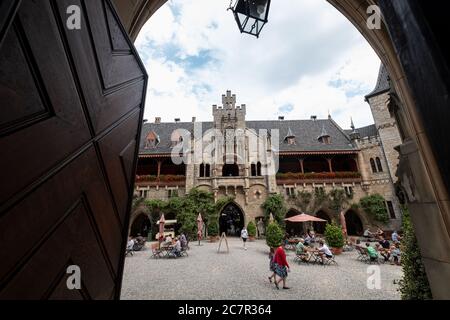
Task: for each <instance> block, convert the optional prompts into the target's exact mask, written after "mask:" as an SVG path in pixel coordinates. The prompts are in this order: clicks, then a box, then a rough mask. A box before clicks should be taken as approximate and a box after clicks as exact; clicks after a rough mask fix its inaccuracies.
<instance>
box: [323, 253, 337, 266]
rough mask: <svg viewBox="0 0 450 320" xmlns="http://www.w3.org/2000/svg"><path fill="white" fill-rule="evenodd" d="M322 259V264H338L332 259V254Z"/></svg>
mask: <svg viewBox="0 0 450 320" xmlns="http://www.w3.org/2000/svg"><path fill="white" fill-rule="evenodd" d="M324 260H325V261H324V263H323V265H324V266H331V265H335V266H337V265H338V263H337V262H336V260H335V259H334V255H333V256H332V257H331V258H328V257H325V259H324Z"/></svg>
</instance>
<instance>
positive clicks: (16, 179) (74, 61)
mask: <svg viewBox="0 0 450 320" xmlns="http://www.w3.org/2000/svg"><path fill="white" fill-rule="evenodd" d="M72 5H75V6H76V7H72V9H74V8H75V9H76V8H79V9H80V13H81V15H80V17H81V20H80V21H81V26H80V27H81V28H80V29H79V30H77V29H75V30H69V29H68V27H67V20H68V18H70V16H71V14H67V13H66V12H67V11H68V8H69V6H72ZM69 11H70V10H69ZM70 12H72V14H73V13H75V14H76V11H70ZM75 18H76V17H75ZM146 85H147V76H146V73H145V70H144V68H143V66H142V64H141V62H140V60H139V58H138V56H137V54H136V51H135V49H134V47H133V45H132V43H131V42H130V41H129V39H128V36H127V35H126V33H125V32H124V30H123V27H122V25H121V24H120V22H119V20H118V18H117V15H116V13H115V10H114V8H113V6H112V4H111V2H110V1H109V0H89V1H80V0H70V1H69V0H58V1H2V2H0V104H1V108H0V150H1V157H0V167H1V170H0V181H1V184H0V235H1V241H0V261H1V263H0V299H13V298H14V299H15V298H18V299H112V298H118V297H119V296H120V283H121V278H122V270H123V264H124V252H125V245H126V237H127V231H128V220H129V210H130V206H131V196H132V191H133V184H134V172H135V166H136V158H137V151H138V149H137V147H138V143H137V142H138V141H139V134H140V127H141V124H142V114H143V107H144V96H145V91H146ZM72 265H76V266H78V267H79V268H80V271H81V274H80V275H81V289H80V290H69V289H68V288H67V285H66V280H67V277H68V276H69V274H67V269H68V267H69V266H72Z"/></svg>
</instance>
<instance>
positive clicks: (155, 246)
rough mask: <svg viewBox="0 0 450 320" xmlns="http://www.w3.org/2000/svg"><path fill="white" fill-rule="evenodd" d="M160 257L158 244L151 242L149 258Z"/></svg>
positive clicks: (160, 252)
mask: <svg viewBox="0 0 450 320" xmlns="http://www.w3.org/2000/svg"><path fill="white" fill-rule="evenodd" d="M161 257H162V251H161V249H160V248H159V244H158V243H153V244H152V256H151V258H161Z"/></svg>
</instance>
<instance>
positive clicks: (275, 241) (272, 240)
mask: <svg viewBox="0 0 450 320" xmlns="http://www.w3.org/2000/svg"><path fill="white" fill-rule="evenodd" d="M283 237H284V233H283V230H281V228H280V226H279V225H278V223H276V222H272V223H270V224H269V225H268V226H267V229H266V243H267V245H268V246H269V247H270V248H277V247H279V246H281V244H282V243H283Z"/></svg>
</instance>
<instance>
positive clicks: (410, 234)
mask: <svg viewBox="0 0 450 320" xmlns="http://www.w3.org/2000/svg"><path fill="white" fill-rule="evenodd" d="M402 228H403V239H402V245H401V250H402V256H401V263H402V267H403V278H402V279H401V280H400V286H399V291H400V293H401V296H402V299H403V300H430V299H433V297H432V294H431V290H430V284H429V283H428V278H427V275H426V272H425V267H424V265H423V262H422V256H421V254H420V250H419V245H418V243H417V239H416V236H415V233H414V228H413V225H412V223H411V218H410V216H409V212H408V210H407V209H406V208H405V209H404V210H403V226H402Z"/></svg>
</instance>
